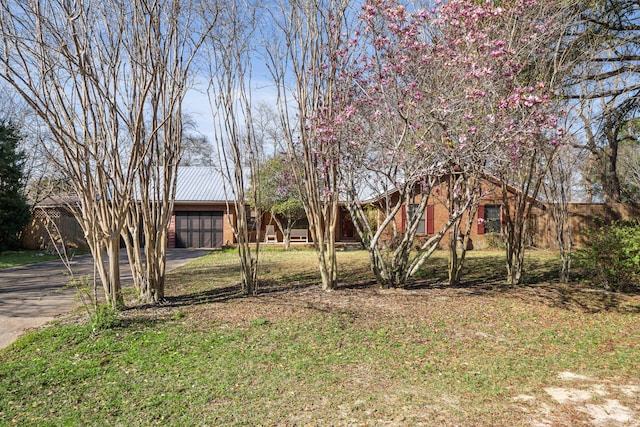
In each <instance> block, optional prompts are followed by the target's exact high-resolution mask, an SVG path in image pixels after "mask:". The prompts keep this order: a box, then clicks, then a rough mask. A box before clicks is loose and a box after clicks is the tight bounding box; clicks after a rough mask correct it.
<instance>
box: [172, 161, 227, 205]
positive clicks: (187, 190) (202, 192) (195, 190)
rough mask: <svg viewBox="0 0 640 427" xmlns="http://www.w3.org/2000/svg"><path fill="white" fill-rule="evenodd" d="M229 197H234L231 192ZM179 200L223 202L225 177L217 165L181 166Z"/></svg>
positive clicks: (177, 194)
mask: <svg viewBox="0 0 640 427" xmlns="http://www.w3.org/2000/svg"><path fill="white" fill-rule="evenodd" d="M229 197H232V196H231V194H229ZM175 200H176V201H177V202H223V201H225V200H227V196H226V195H225V192H224V179H223V178H222V174H221V173H220V171H219V170H217V169H216V168H215V167H211V166H180V167H179V168H178V178H177V181H176V199H175Z"/></svg>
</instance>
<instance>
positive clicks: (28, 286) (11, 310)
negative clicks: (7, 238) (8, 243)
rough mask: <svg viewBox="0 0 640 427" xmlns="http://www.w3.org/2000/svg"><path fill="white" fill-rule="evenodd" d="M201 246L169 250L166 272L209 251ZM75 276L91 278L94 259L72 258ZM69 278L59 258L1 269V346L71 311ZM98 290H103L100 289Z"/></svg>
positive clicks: (125, 280) (126, 275)
mask: <svg viewBox="0 0 640 427" xmlns="http://www.w3.org/2000/svg"><path fill="white" fill-rule="evenodd" d="M209 252H210V251H209V250H202V249H169V250H168V251H167V271H171V270H173V269H175V268H178V267H180V266H182V265H184V264H186V263H187V262H189V261H191V260H192V259H195V258H199V257H201V256H203V255H206V254H207V253H209ZM71 268H72V270H73V274H74V276H75V277H76V278H81V277H87V276H89V277H93V271H94V268H93V258H92V257H91V255H80V256H77V257H74V258H73V259H72V260H71ZM120 269H121V271H120V272H121V280H122V284H123V285H127V284H131V282H132V278H131V270H130V269H129V265H128V262H127V257H126V253H122V254H121V257H120ZM68 281H69V278H68V275H67V270H66V269H65V267H64V265H63V263H62V261H60V260H54V261H46V262H41V263H36V264H29V265H25V266H21V267H15V268H8V269H2V270H0V348H3V347H6V346H8V345H9V344H11V343H12V342H13V341H15V340H16V338H17V337H18V336H20V335H21V334H23V333H24V332H26V331H28V330H29V329H33V328H36V327H39V326H41V325H43V324H45V323H47V322H50V321H51V320H53V319H55V318H56V317H57V316H60V315H62V314H65V313H68V312H69V311H71V310H72V309H73V308H74V306H75V304H76V302H75V301H74V299H75V295H76V291H75V289H73V288H67V287H66V284H67V283H68ZM98 292H102V290H101V289H100V290H99V291H98Z"/></svg>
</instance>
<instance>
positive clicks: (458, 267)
mask: <svg viewBox="0 0 640 427" xmlns="http://www.w3.org/2000/svg"><path fill="white" fill-rule="evenodd" d="M456 184H457V185H456ZM458 186H462V188H457V187H458ZM480 190H481V189H480V179H479V177H478V176H477V175H476V176H473V175H471V176H470V175H466V174H463V175H462V181H461V182H460V181H453V174H452V175H451V176H450V177H449V185H448V188H447V193H448V194H447V200H448V203H449V217H450V218H451V217H454V216H455V215H456V213H457V212H458V211H459V210H460V209H461V208H462V207H461V206H459V205H460V201H461V199H460V197H459V196H457V194H465V198H464V199H463V200H465V201H468V202H469V205H468V206H469V207H468V209H467V210H466V222H465V224H464V228H462V227H461V225H462V220H463V217H458V220H456V221H455V222H454V223H453V225H452V226H451V232H450V239H449V262H448V276H449V285H450V286H456V285H458V284H460V279H461V277H462V269H463V267H464V261H465V259H466V256H467V250H468V247H469V243H470V238H471V229H472V227H473V222H474V218H475V215H476V212H477V211H478V204H479V201H480Z"/></svg>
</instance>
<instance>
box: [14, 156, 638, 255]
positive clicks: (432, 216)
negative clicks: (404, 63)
mask: <svg viewBox="0 0 640 427" xmlns="http://www.w3.org/2000/svg"><path fill="white" fill-rule="evenodd" d="M508 190H509V192H510V194H515V193H516V191H517V190H516V189H515V188H513V187H509V188H508ZM446 194H447V189H446V182H445V181H444V180H443V181H441V183H440V184H439V186H437V187H435V188H434V189H432V191H431V195H430V200H429V203H428V205H427V209H426V212H425V216H424V220H423V221H422V222H421V224H420V225H419V229H418V233H417V237H418V238H427V237H428V236H430V235H433V234H434V233H437V232H438V231H439V230H440V229H442V227H443V226H444V224H445V223H446V222H447V220H448V216H449V215H448V210H447V207H446V204H445V202H444V198H445V197H446ZM231 197H232V196H231V194H229V193H226V192H225V185H224V180H223V178H222V176H221V174H220V173H219V172H218V171H217V170H216V169H215V168H213V167H199V166H189V167H181V168H180V169H179V170H178V178H177V182H176V199H175V204H174V212H173V215H172V219H171V224H170V228H169V239H168V246H169V247H172V248H173V247H175V248H220V247H222V246H225V245H231V244H233V243H234V236H233V229H232V225H231V224H233V223H234V221H235V208H234V205H233V203H232V202H231V201H229V199H230V198H231ZM391 197H392V200H393V196H391ZM384 200H385V198H377V199H375V198H373V199H371V200H370V201H368V202H367V203H369V204H370V205H371V206H374V207H378V208H379V214H378V223H380V222H381V219H382V216H381V215H382V209H380V208H381V206H382V205H381V204H382V203H384ZM419 202H420V200H419V196H416V197H415V198H414V204H418V203H419ZM532 202H533V203H534V208H533V211H532V215H531V218H530V219H529V221H530V224H529V243H531V244H533V245H535V246H538V247H547V248H553V247H554V245H555V238H554V235H553V224H552V223H551V217H550V214H549V212H548V209H546V208H545V204H544V203H542V202H540V201H537V200H533V201H532ZM69 203H74V200H73V199H72V198H67V199H66V200H65V201H64V203H63V202H62V201H60V200H59V199H47V200H45V201H44V202H42V203H40V204H38V205H37V206H36V207H35V208H34V217H33V219H32V221H31V224H30V225H28V226H27V228H26V229H25V231H24V233H23V238H22V240H23V245H24V247H25V248H27V249H46V248H48V247H49V246H51V245H50V244H49V242H50V241H51V239H50V237H49V233H48V232H47V228H46V226H45V225H46V223H47V222H48V221H54V222H55V224H56V225H57V227H58V230H59V235H60V236H57V237H56V239H58V240H64V241H65V244H66V245H67V246H71V247H78V248H83V247H85V248H86V242H85V241H84V236H83V233H82V230H81V228H80V226H79V224H78V223H77V221H76V220H75V218H73V215H72V214H71V212H70V211H69V209H68V208H67V207H66V206H68V204H69ZM75 203H77V199H75ZM501 203H502V189H501V185H500V182H499V181H498V180H497V179H496V178H493V177H490V176H485V177H484V178H483V181H482V197H481V199H480V204H479V206H478V210H477V212H476V214H475V216H474V218H473V221H472V222H471V223H472V224H473V225H472V227H473V228H472V230H471V233H470V237H471V242H472V248H476V249H481V248H484V247H486V243H487V242H486V237H487V236H488V235H490V234H499V233H501V232H503V231H504V230H503V228H504V221H503V215H502V208H501ZM412 209H413V204H411V205H409V206H403V207H402V209H401V211H400V212H399V213H398V215H397V216H396V219H395V222H396V226H397V227H399V228H400V230H402V229H404V228H405V227H406V218H407V215H409V214H410V213H411V210H412ZM570 211H571V216H572V229H573V230H574V241H575V242H576V243H578V244H579V243H580V242H581V239H580V233H582V232H583V231H584V229H585V227H586V224H589V225H591V224H595V218H603V219H605V220H614V219H628V218H634V217H635V218H637V217H640V215H639V213H640V210H639V209H638V208H634V207H630V206H628V205H616V206H610V205H598V204H584V203H580V204H571V205H570ZM254 215H255V213H254ZM466 222H467V221H466V218H464V217H463V222H462V223H463V224H465V223H466ZM269 226H271V227H270V228H269ZM273 226H274V222H273V221H271V220H270V217H269V214H268V213H266V214H264V216H263V218H262V221H261V227H260V230H255V231H254V232H253V236H255V238H258V239H260V241H261V242H267V241H268V242H282V241H283V237H282V234H281V233H280V231H279V230H277V227H275V229H273ZM294 228H295V229H296V235H297V236H298V238H297V239H296V241H298V242H311V236H310V233H309V232H308V223H307V222H306V220H301V221H299V222H298V224H296V226H295V227H294ZM336 228H337V229H336V240H337V241H338V242H345V243H350V242H357V241H358V240H359V238H358V236H357V232H356V230H355V227H354V224H353V222H352V220H351V218H350V215H349V212H348V210H347V209H346V207H345V206H340V209H339V219H338V222H337V225H336ZM268 232H269V233H268ZM270 233H273V234H271V235H269V234H270ZM448 238H449V237H448V233H447V235H445V236H444V238H443V242H442V243H443V244H446V242H447V241H448Z"/></svg>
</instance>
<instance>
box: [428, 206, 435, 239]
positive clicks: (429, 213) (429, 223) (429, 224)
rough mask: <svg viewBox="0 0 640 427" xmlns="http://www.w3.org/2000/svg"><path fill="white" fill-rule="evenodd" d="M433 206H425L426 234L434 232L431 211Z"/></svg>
mask: <svg viewBox="0 0 640 427" xmlns="http://www.w3.org/2000/svg"><path fill="white" fill-rule="evenodd" d="M433 208H434V206H433V205H427V226H426V231H427V234H433V231H434V227H433V223H434V218H433V213H434V212H433V210H434V209H433Z"/></svg>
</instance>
